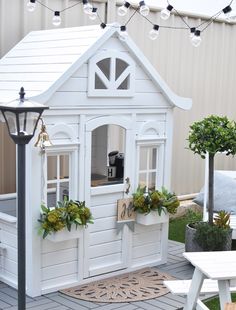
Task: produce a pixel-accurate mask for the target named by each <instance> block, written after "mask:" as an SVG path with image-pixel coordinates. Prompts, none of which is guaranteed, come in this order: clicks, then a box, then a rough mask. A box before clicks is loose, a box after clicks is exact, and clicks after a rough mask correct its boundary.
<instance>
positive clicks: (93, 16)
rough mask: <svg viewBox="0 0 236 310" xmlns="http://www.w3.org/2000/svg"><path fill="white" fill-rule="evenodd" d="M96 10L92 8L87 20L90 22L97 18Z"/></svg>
mask: <svg viewBox="0 0 236 310" xmlns="http://www.w3.org/2000/svg"><path fill="white" fill-rule="evenodd" d="M97 10H98V9H97V8H92V12H91V14H90V15H89V18H90V19H91V20H95V19H96V18H97V17H98V13H97Z"/></svg>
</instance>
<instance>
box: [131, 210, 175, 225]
mask: <svg viewBox="0 0 236 310" xmlns="http://www.w3.org/2000/svg"><path fill="white" fill-rule="evenodd" d="M165 212H166V213H165ZM165 212H164V211H162V212H161V215H159V214H158V212H157V211H151V212H150V213H148V214H146V215H145V214H140V213H137V214H136V223H138V224H141V225H155V224H161V223H166V222H168V221H169V214H168V213H167V211H165Z"/></svg>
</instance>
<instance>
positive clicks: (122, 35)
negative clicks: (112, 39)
mask: <svg viewBox="0 0 236 310" xmlns="http://www.w3.org/2000/svg"><path fill="white" fill-rule="evenodd" d="M127 37H128V32H127V31H126V26H120V36H119V38H120V40H121V41H125V40H126V38H127Z"/></svg>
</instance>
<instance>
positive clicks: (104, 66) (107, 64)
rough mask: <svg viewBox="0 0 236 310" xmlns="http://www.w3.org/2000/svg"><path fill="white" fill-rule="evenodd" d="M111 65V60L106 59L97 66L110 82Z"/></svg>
mask: <svg viewBox="0 0 236 310" xmlns="http://www.w3.org/2000/svg"><path fill="white" fill-rule="evenodd" d="M110 63H111V59H110V58H105V59H103V60H100V61H99V62H98V63H97V66H98V67H99V68H100V69H101V70H102V72H103V73H104V75H105V76H106V78H107V79H108V80H110Z"/></svg>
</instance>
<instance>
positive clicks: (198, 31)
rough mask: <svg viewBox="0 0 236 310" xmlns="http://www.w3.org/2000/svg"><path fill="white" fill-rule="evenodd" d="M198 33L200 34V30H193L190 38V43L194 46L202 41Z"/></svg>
mask: <svg viewBox="0 0 236 310" xmlns="http://www.w3.org/2000/svg"><path fill="white" fill-rule="evenodd" d="M200 34H201V31H200V30H195V33H194V36H193V37H192V39H191V43H192V45H193V46H194V47H198V46H199V45H200V44H201V42H202V39H201V37H200Z"/></svg>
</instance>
